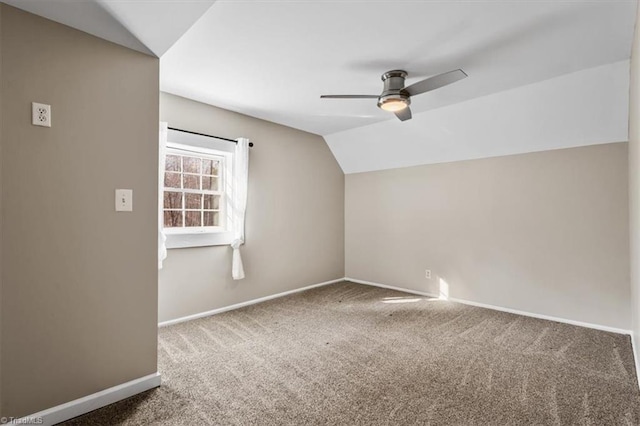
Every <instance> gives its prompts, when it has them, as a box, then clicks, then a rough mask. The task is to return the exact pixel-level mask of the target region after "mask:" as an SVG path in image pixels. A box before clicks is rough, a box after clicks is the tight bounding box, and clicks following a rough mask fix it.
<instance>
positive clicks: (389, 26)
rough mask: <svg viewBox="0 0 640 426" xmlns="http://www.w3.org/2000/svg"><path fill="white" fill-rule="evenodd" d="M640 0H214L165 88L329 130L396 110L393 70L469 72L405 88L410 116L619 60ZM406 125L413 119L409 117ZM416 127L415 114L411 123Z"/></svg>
mask: <svg viewBox="0 0 640 426" xmlns="http://www.w3.org/2000/svg"><path fill="white" fill-rule="evenodd" d="M635 7H636V1H635V0H632V1H616V0H609V1H593V0H590V1H546V0H538V1H531V0H529V1H525V0H510V1H499V0H490V1H489V0H484V1H483V0H477V1H472V0H468V1H415V0H413V1H401V0H400V1H399V0H395V1H355V0H352V1H341V2H336V1H322V0H297V1H284V0H282V1H235V2H234V1H218V2H216V3H215V4H214V5H213V6H212V7H211V8H210V9H209V10H208V11H207V12H206V13H205V15H204V16H203V17H202V18H201V19H200V20H199V21H198V22H197V23H196V24H195V25H194V26H193V27H192V28H191V29H190V30H189V31H188V32H187V33H186V34H185V35H184V36H183V37H182V38H181V39H180V40H179V41H178V42H177V43H176V44H175V45H174V46H173V47H172V48H171V49H170V50H169V51H168V52H167V53H166V54H165V55H164V56H163V57H162V59H161V89H162V90H164V91H167V92H170V93H174V94H178V95H181V96H185V97H188V98H192V99H196V100H199V101H202V102H205V103H209V104H213V105H216V106H220V107H223V108H227V109H230V110H234V111H238V112H242V113H245V114H248V115H252V116H255V117H259V118H263V119H266V120H270V121H274V122H277V123H281V124H285V125H288V126H291V127H295V128H299V129H303V130H306V131H309V132H312V133H317V134H321V135H329V134H333V133H336V132H340V131H344V130H348V129H352V128H356V127H361V126H366V125H371V124H373V123H377V122H381V121H385V120H392V121H393V126H394V128H396V131H397V132H400V133H398V134H401V132H402V128H399V127H398V126H397V125H396V124H397V123H395V120H396V119H395V117H393V116H391V115H389V113H384V112H383V111H381V110H379V109H378V108H377V107H376V106H375V100H321V99H320V98H319V96H320V95H321V94H344V93H346V94H351V93H355V94H360V93H364V94H378V93H379V92H380V90H381V87H382V83H381V81H380V75H381V74H382V73H383V72H384V71H387V70H389V69H394V68H402V69H405V70H407V71H408V72H409V79H408V81H407V84H410V83H411V82H413V81H416V80H417V79H422V78H424V77H427V76H430V75H434V74H437V73H441V72H445V71H449V70H452V69H456V68H462V69H464V70H465V71H466V72H467V73H468V74H469V78H467V79H465V80H462V81H460V82H458V83H455V84H453V85H451V86H448V87H445V88H442V89H439V90H437V91H434V92H431V93H427V94H424V95H421V96H418V97H414V98H413V99H412V102H413V103H412V109H413V111H414V116H415V115H416V114H417V113H420V112H422V111H427V110H430V109H434V108H438V107H443V106H446V105H451V104H454V103H459V102H464V101H467V100H469V99H473V98H478V97H480V96H485V95H488V94H492V93H496V92H500V91H504V90H508V89H512V88H515V87H519V86H523V85H526V84H531V83H534V82H538V81H542V80H545V79H549V78H552V77H556V76H559V75H563V74H567V73H571V72H575V71H578V70H582V69H586V68H591V67H595V66H599V65H603V64H609V63H613V62H617V61H621V60H626V59H628V58H629V56H630V50H631V40H632V34H633V27H634V17H635ZM406 126H412V124H410V122H406ZM413 126H415V124H413Z"/></svg>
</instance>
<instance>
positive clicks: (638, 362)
mask: <svg viewBox="0 0 640 426" xmlns="http://www.w3.org/2000/svg"><path fill="white" fill-rule="evenodd" d="M631 350H632V351H633V360H634V361H635V364H636V379H637V380H638V387H640V360H639V359H638V346H637V342H636V337H635V333H633V332H632V333H631Z"/></svg>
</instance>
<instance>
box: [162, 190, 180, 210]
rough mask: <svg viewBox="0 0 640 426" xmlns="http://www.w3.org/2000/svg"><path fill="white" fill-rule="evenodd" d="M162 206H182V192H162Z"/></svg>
mask: <svg viewBox="0 0 640 426" xmlns="http://www.w3.org/2000/svg"><path fill="white" fill-rule="evenodd" d="M164 208H165V209H181V208H182V193H181V192H169V191H165V193H164Z"/></svg>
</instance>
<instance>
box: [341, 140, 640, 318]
mask: <svg viewBox="0 0 640 426" xmlns="http://www.w3.org/2000/svg"><path fill="white" fill-rule="evenodd" d="M345 207H346V213H345V221H346V237H345V239H346V275H347V277H350V278H355V279H361V280H367V281H372V282H377V283H382V284H387V285H395V286H400V287H405V288H409V289H413V290H419V291H425V292H428V293H434V294H438V292H439V290H440V278H442V279H443V280H444V281H445V282H446V283H447V284H448V286H449V296H450V297H453V298H458V299H465V300H470V301H475V302H480V303H486V304H491V305H497V306H501V307H507V308H513V309H518V310H522V311H528V312H532V313H537V314H544V315H551V316H555V317H560V318H565V319H571V320H576V321H583V322H588V323H593V324H599V325H604V326H610V327H617V328H622V329H627V330H628V329H629V328H630V324H631V323H630V312H629V247H628V244H629V234H628V229H629V227H628V203H627V144H626V143H617V144H607V145H598V146H591V147H583V148H573V149H564V150H556V151H546V152H539V153H532V154H523V155H514V156H507V157H498V158H489V159H482V160H473V161H462V162H455V163H446V164H436V165H428V166H418V167H410V168H403V169H394V170H388V171H379V172H370V173H361V174H349V175H347V176H346V192H345ZM427 268H429V269H431V270H432V274H433V278H432V279H431V280H428V279H425V269H427Z"/></svg>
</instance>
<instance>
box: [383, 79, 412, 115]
mask: <svg viewBox="0 0 640 426" xmlns="http://www.w3.org/2000/svg"><path fill="white" fill-rule="evenodd" d="M406 77H407V72H406V71H402V70H393V71H388V72H386V73H384V74H382V81H383V83H384V88H383V90H382V94H381V95H380V97H379V98H378V108H382V105H384V104H386V103H388V102H393V101H402V102H404V103H405V104H406V106H409V105H410V104H411V97H410V96H409V94H408V93H407V92H405V91H404V90H403V89H404V79H405V78H406ZM382 109H385V108H382Z"/></svg>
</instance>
